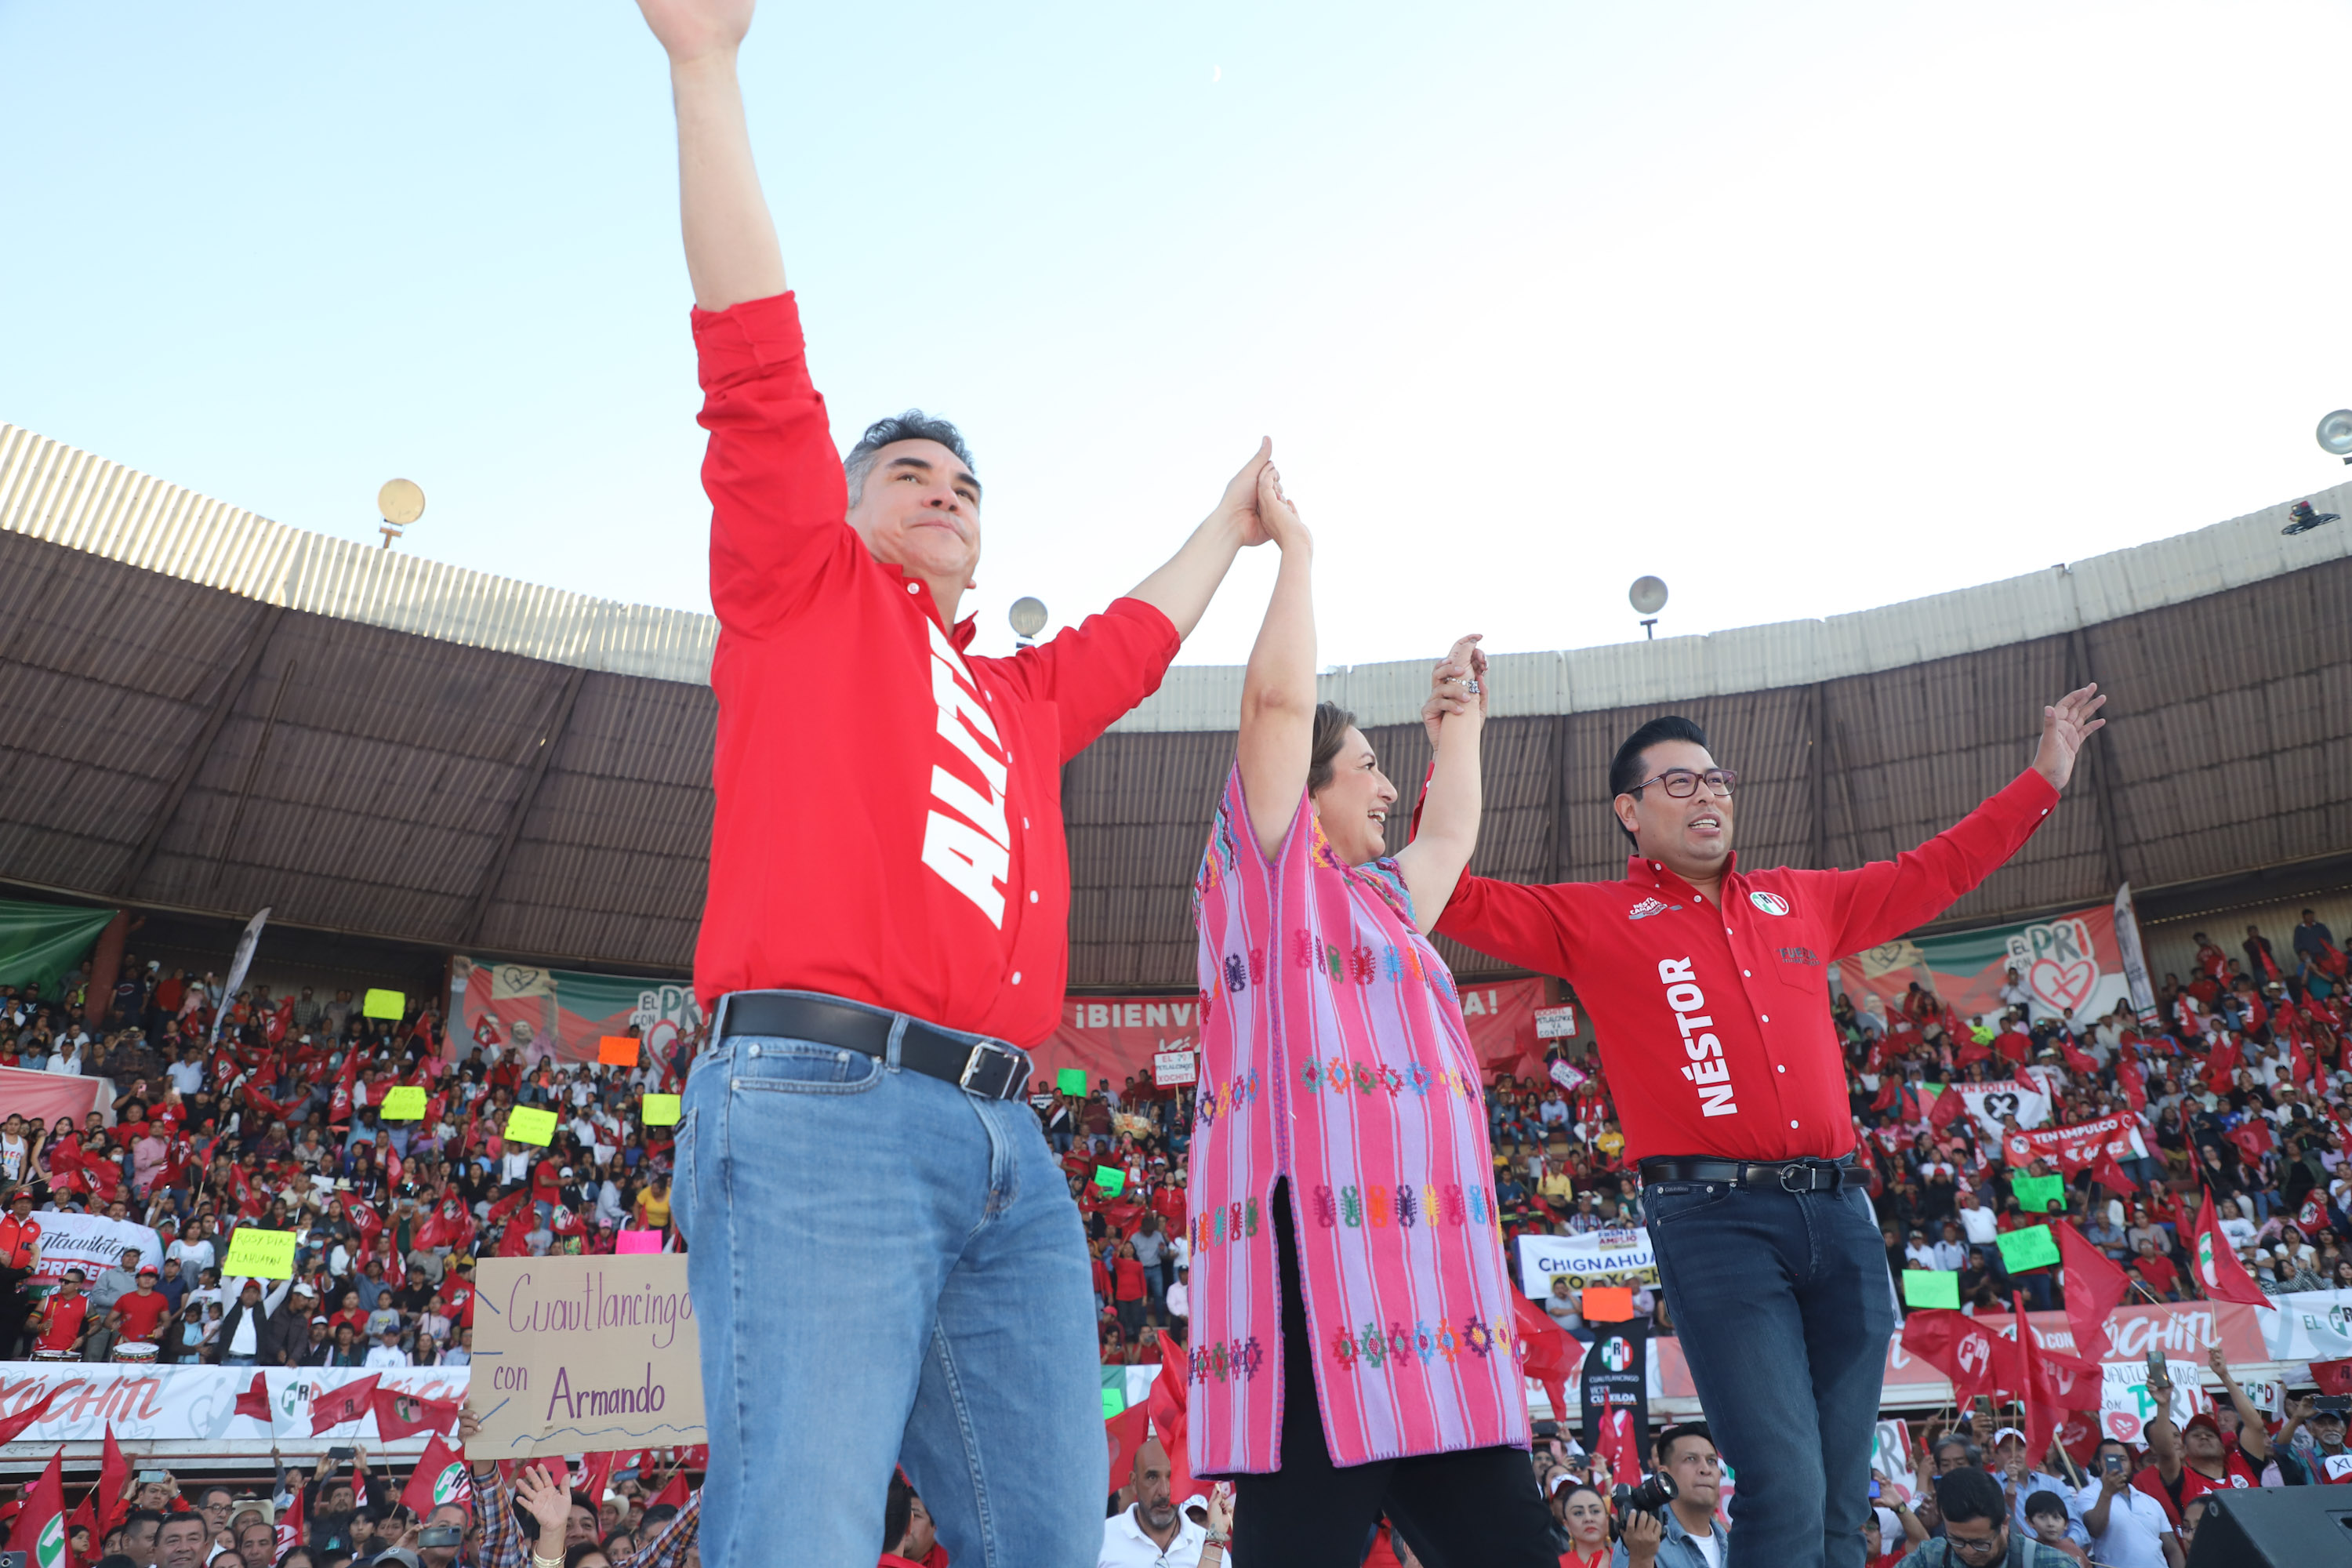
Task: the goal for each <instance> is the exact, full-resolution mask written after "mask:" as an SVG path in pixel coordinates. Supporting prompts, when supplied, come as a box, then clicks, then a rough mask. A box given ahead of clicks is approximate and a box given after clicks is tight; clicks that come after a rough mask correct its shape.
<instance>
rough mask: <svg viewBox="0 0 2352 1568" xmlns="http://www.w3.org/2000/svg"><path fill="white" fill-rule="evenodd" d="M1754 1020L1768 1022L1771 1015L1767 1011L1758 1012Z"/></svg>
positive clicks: (1762, 1022) (1761, 1022) (1760, 1022)
mask: <svg viewBox="0 0 2352 1568" xmlns="http://www.w3.org/2000/svg"><path fill="white" fill-rule="evenodd" d="M1756 1021H1757V1022H1758V1023H1759V1024H1769V1023H1770V1022H1771V1021H1772V1015H1771V1014H1769V1013H1759V1014H1757V1015H1756Z"/></svg>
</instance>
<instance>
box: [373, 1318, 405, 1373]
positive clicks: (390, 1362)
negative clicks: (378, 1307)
mask: <svg viewBox="0 0 2352 1568" xmlns="http://www.w3.org/2000/svg"><path fill="white" fill-rule="evenodd" d="M362 1364H363V1365H366V1366H371V1367H396V1366H406V1365H408V1364H409V1360H408V1352H406V1351H404V1350H402V1349H401V1348H400V1325H399V1324H398V1323H396V1322H393V1323H386V1324H385V1325H384V1326H383V1328H382V1329H381V1330H379V1331H377V1333H376V1342H375V1343H374V1344H373V1345H370V1346H369V1347H368V1353H367V1360H366V1362H365V1363H362Z"/></svg>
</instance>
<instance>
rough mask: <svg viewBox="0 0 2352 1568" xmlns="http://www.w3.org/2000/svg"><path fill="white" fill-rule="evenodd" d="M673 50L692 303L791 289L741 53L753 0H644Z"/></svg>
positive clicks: (715, 303) (714, 304) (709, 305)
mask: <svg viewBox="0 0 2352 1568" xmlns="http://www.w3.org/2000/svg"><path fill="white" fill-rule="evenodd" d="M637 5H638V9H640V10H642V11H643V12H644V13H645V14H646V25H647V26H650V27H652V28H653V30H654V37H656V38H657V39H659V40H660V41H661V47H663V48H664V49H665V50H667V52H668V54H669V79H670V90H671V93H672V94H673V96H674V98H675V99H676V102H677V186H678V209H679V217H680V219H681V222H682V225H683V226H684V228H685V230H686V269H687V273H688V276H689V277H691V278H692V279H693V280H694V302H695V303H696V304H698V305H699V306H701V307H702V308H703V309H704V310H726V309H727V308H728V307H729V306H730V305H740V304H741V303H742V302H743V301H744V300H764V299H766V298H768V297H769V296H770V295H772V294H781V293H782V292H783V291H784V258H783V252H782V250H781V249H779V248H778V247H777V244H776V225H775V221H774V219H772V218H771V217H770V216H768V203H767V198H766V197H764V196H762V195H761V194H760V174H759V171H758V170H757V169H755V168H753V167H752V164H751V128H750V126H749V125H748V124H746V122H745V121H744V119H743V93H742V89H741V88H740V86H738V84H737V82H736V79H735V55H736V51H737V50H738V49H739V48H740V47H741V46H742V42H743V35H744V34H745V33H747V32H749V31H750V30H751V5H752V0H637Z"/></svg>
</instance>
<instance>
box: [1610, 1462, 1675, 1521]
mask: <svg viewBox="0 0 2352 1568" xmlns="http://www.w3.org/2000/svg"><path fill="white" fill-rule="evenodd" d="M1609 1500H1610V1502H1611V1503H1612V1504H1613V1505H1614V1506H1615V1508H1616V1510H1617V1511H1618V1512H1619V1513H1623V1512H1625V1511H1626V1510H1628V1509H1630V1510H1633V1512H1635V1513H1646V1514H1648V1515H1649V1516H1650V1517H1651V1518H1653V1519H1664V1517H1665V1513H1666V1505H1667V1504H1668V1503H1670V1502H1672V1501H1674V1500H1675V1479H1674V1477H1672V1476H1670V1475H1667V1474H1666V1473H1665V1472H1664V1471H1663V1470H1661V1471H1659V1472H1658V1473H1657V1474H1656V1475H1654V1476H1652V1477H1651V1478H1650V1479H1648V1480H1645V1481H1643V1483H1642V1484H1641V1485H1640V1486H1638V1487H1629V1486H1622V1485H1621V1486H1618V1487H1617V1488H1615V1489H1613V1490H1612V1492H1611V1493H1610V1498H1609Z"/></svg>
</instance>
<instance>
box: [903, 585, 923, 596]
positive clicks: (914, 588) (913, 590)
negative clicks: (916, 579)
mask: <svg viewBox="0 0 2352 1568" xmlns="http://www.w3.org/2000/svg"><path fill="white" fill-rule="evenodd" d="M922 591H923V585H922V584H920V583H909V584H907V592H908V593H909V594H919V593H921V592H922Z"/></svg>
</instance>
